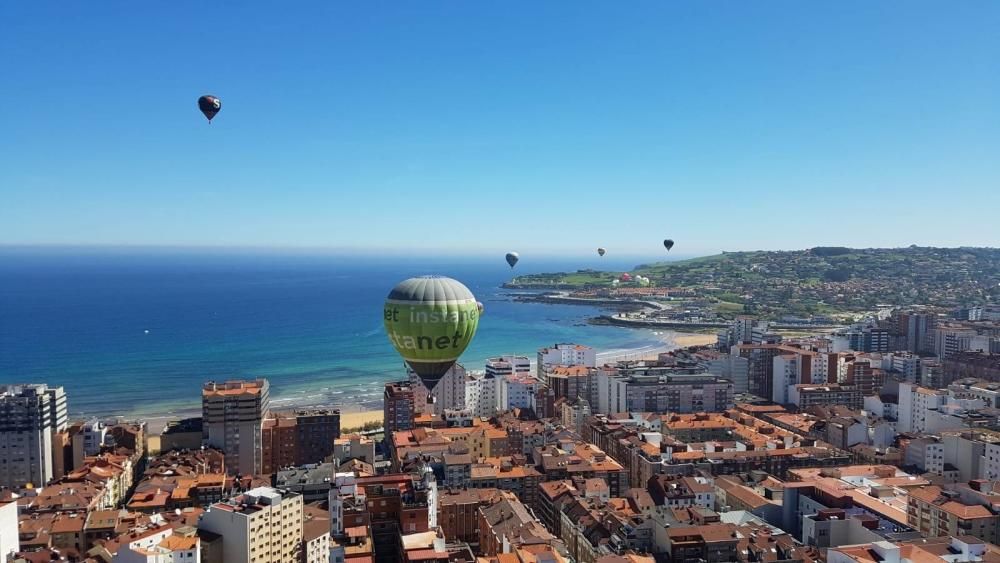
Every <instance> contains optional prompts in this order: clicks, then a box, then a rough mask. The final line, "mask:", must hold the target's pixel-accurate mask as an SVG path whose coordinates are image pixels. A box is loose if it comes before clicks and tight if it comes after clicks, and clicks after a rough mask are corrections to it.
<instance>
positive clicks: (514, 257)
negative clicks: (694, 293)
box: [505, 252, 521, 268]
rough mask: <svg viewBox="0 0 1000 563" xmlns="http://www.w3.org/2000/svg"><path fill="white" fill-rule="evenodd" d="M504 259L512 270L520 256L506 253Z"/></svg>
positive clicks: (514, 253)
mask: <svg viewBox="0 0 1000 563" xmlns="http://www.w3.org/2000/svg"><path fill="white" fill-rule="evenodd" d="M505 258H506V259H507V263H508V264H510V267H511V268H513V267H514V264H517V261H518V260H520V259H521V255H520V254H518V253H516V252H508V253H507V256H505Z"/></svg>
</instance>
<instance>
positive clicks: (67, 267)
mask: <svg viewBox="0 0 1000 563" xmlns="http://www.w3.org/2000/svg"><path fill="white" fill-rule="evenodd" d="M634 264H635V261H621V260H619V261H615V260H614V259H608V260H605V261H601V262H598V261H597V260H596V257H595V259H594V260H593V261H592V263H591V261H588V260H586V259H584V260H545V261H538V262H534V263H533V262H532V260H530V259H528V260H522V263H521V264H519V265H518V269H517V270H516V272H517V273H530V272H538V271H553V270H565V269H576V268H586V267H600V266H604V267H607V268H615V269H623V270H624V269H627V268H630V267H631V266H633V265H634ZM429 273H433V274H443V275H448V276H451V277H454V278H456V279H458V280H460V281H462V282H463V283H465V284H466V285H467V286H469V288H470V289H471V290H472V291H473V293H475V294H476V296H477V297H478V299H479V300H480V301H482V302H483V303H484V304H485V307H486V312H485V314H484V316H483V318H482V321H481V323H480V326H479V332H478V334H477V336H476V338H475V340H474V341H473V343H472V345H471V346H470V348H469V349H468V350H467V351H466V353H465V355H464V356H463V358H462V363H463V364H465V365H466V367H467V368H469V369H481V368H482V363H483V360H484V359H485V358H487V357H489V356H495V355H499V354H510V353H518V354H528V355H529V356H531V357H534V353H535V351H536V350H537V349H538V348H539V347H541V346H545V345H550V344H553V343H555V342H567V341H571V342H579V343H584V344H589V345H591V346H594V347H596V348H598V349H599V350H609V349H622V348H635V347H641V346H650V345H654V344H658V343H659V342H660V340H659V338H657V337H656V336H654V335H653V334H652V333H651V332H649V331H644V330H631V329H622V328H614V327H603V326H592V325H587V324H585V320H586V319H587V318H588V317H590V316H593V315H595V314H597V313H598V311H597V310H596V309H594V308H591V307H582V306H576V305H543V304H531V303H515V302H512V301H511V294H510V292H508V291H505V290H502V289H500V288H499V285H500V284H501V283H502V282H504V281H506V280H509V279H510V277H511V270H510V269H509V268H508V267H507V265H506V263H504V261H503V257H502V256H498V257H496V258H495V259H491V260H485V259H482V258H480V259H462V258H439V259H423V258H422V259H419V260H418V259H417V258H415V257H408V258H407V257H404V258H399V257H392V258H389V257H381V258H380V257H377V256H363V257H360V256H346V255H339V256H338V255H318V254H316V255H308V254H294V255H293V254H280V253H276V252H256V253H254V252H218V251H216V252H205V251H201V252H181V251H172V252H168V251H155V252H154V251H139V250H120V251H110V250H87V249H70V250H58V251H54V250H46V251H38V250H35V249H10V248H8V249H2V250H0V382H2V383H14V382H46V383H49V384H54V385H63V386H65V387H66V390H67V393H68V395H69V404H70V410H71V412H73V413H75V414H77V415H80V414H95V415H101V416H106V415H120V416H135V415H149V414H166V413H169V412H171V411H178V410H181V409H190V408H192V407H195V408H196V407H197V406H198V404H199V394H200V385H201V383H202V382H203V381H206V380H211V379H216V380H221V379H227V378H245V377H267V378H268V379H269V380H270V382H271V386H272V397H273V398H274V399H275V401H276V402H275V404H276V405H281V404H325V405H333V406H347V407H362V408H364V407H368V408H371V407H376V408H377V407H378V406H379V405H380V404H381V390H382V383H383V382H385V381H387V380H391V379H400V378H402V377H404V376H405V372H404V370H403V368H402V362H401V360H400V359H399V357H398V356H397V355H396V353H395V351H394V350H393V349H392V347H391V346H390V345H389V342H388V341H387V339H386V337H385V335H384V333H383V331H382V320H381V313H382V301H383V299H384V298H385V296H386V294H387V293H388V292H389V290H390V289H391V288H392V286H393V285H395V283H396V282H398V281H400V280H402V279H404V278H407V277H410V276H413V275H420V274H429ZM147 331H148V332H147Z"/></svg>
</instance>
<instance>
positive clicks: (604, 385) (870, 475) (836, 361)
mask: <svg viewBox="0 0 1000 563" xmlns="http://www.w3.org/2000/svg"><path fill="white" fill-rule="evenodd" d="M682 344H683V345H682V346H681V347H679V348H677V349H675V350H672V351H669V352H664V353H659V354H656V355H653V356H649V357H645V358H641V359H627V360H617V361H600V360H599V355H598V351H597V350H595V349H594V348H592V347H590V346H588V345H586V343H557V344H554V345H551V346H546V347H542V348H540V349H539V350H538V352H537V355H536V356H535V357H533V358H532V357H527V356H501V357H496V358H492V359H489V360H488V361H487V362H486V363H485V365H482V366H475V368H473V367H472V366H463V365H462V364H455V365H454V366H453V367H452V368H451V369H449V370H448V371H447V373H446V374H445V375H444V377H442V378H441V380H440V381H439V382H438V383H437V385H436V386H435V387H434V389H433V393H431V392H429V391H428V389H427V388H426V387H425V385H424V383H423V382H422V379H421V378H420V377H418V376H417V374H416V373H413V372H410V374H409V378H408V379H403V380H400V381H392V382H388V383H386V384H385V387H384V394H383V410H382V412H381V413H375V415H374V416H371V415H368V416H361V415H358V413H347V412H343V413H342V412H341V410H339V409H335V408H328V409H319V410H315V409H310V410H288V411H286V410H279V409H277V408H272V406H271V398H270V385H269V382H268V381H267V380H266V379H254V380H231V381H209V382H205V383H204V384H203V385H202V387H201V390H200V392H201V401H202V405H201V407H202V409H201V416H195V417H189V418H184V419H180V420H171V421H169V422H167V423H166V424H159V425H158V427H156V428H154V427H153V426H152V425H151V424H150V423H148V422H142V421H131V422H122V421H119V420H116V421H103V420H99V419H90V420H71V419H70V417H69V414H68V413H69V409H68V405H69V404H70V403H71V402H72V399H73V398H72V396H70V395H69V394H68V393H66V392H65V390H64V389H63V388H62V387H51V386H48V385H46V384H45V383H43V382H39V383H36V384H21V385H4V386H0V449H2V450H3V452H4V453H3V455H2V456H0V485H2V486H3V490H2V497H0V501H2V504H0V558H3V560H4V561H17V562H42V561H85V562H101V563H110V562H138V561H144V562H178V563H180V562H186V561H192V562H196V561H197V562H206V563H221V562H226V563H239V562H247V563H249V562H256V563H260V562H273V563H291V562H306V563H318V562H330V563H371V562H378V563H389V562H413V563H416V562H420V563H562V562H579V563H652V562H675V563H680V562H684V563H693V562H699V561H705V562H746V563H749V562H794V563H813V562H820V561H827V562H830V563H849V562H859V563H875V562H888V563H906V562H914V563H916V562H921V563H929V562H936V561H940V562H950V563H954V562H964V561H1000V547H998V546H997V545H996V543H997V542H998V541H1000V537H998V536H1000V404H998V398H1000V307H997V306H989V305H986V306H971V307H958V308H954V309H945V308H941V307H930V306H927V307H919V308H905V309H904V308H897V309H891V310H889V309H886V308H879V309H877V310H876V311H874V312H872V313H870V314H869V315H866V316H864V317H862V318H861V319H860V320H858V321H856V322H853V323H851V324H847V325H843V326H840V327H838V328H836V329H831V330H826V331H816V332H815V333H812V334H805V333H803V332H802V331H798V332H794V333H789V332H787V331H784V332H783V331H781V330H779V329H777V328H775V323H772V322H769V321H768V320H764V319H761V318H758V317H754V316H749V315H737V316H735V317H734V318H733V319H731V320H730V322H729V323H728V324H727V325H726V326H725V327H724V328H722V329H721V330H719V331H718V332H717V334H712V335H701V336H697V337H694V338H692V339H689V340H687V341H684V342H683V343H682Z"/></svg>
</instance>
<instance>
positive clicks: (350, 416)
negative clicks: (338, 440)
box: [340, 411, 383, 430]
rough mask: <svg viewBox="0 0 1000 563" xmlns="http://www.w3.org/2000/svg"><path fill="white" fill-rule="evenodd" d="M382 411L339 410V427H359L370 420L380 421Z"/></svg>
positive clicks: (344, 428)
mask: <svg viewBox="0 0 1000 563" xmlns="http://www.w3.org/2000/svg"><path fill="white" fill-rule="evenodd" d="M382 414H383V413H382V411H357V412H341V413H340V428H341V429H342V430H346V429H350V428H361V427H362V426H364V425H365V424H368V423H370V422H382Z"/></svg>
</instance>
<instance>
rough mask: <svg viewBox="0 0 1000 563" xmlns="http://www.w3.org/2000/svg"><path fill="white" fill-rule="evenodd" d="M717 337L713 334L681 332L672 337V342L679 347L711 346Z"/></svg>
mask: <svg viewBox="0 0 1000 563" xmlns="http://www.w3.org/2000/svg"><path fill="white" fill-rule="evenodd" d="M717 340H718V337H717V336H716V335H714V334H697V333H690V334H689V333H681V334H678V335H677V336H675V337H674V343H675V344H677V346H679V347H681V348H687V347H689V346H711V345H713V344H715V343H716V341H717Z"/></svg>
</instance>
